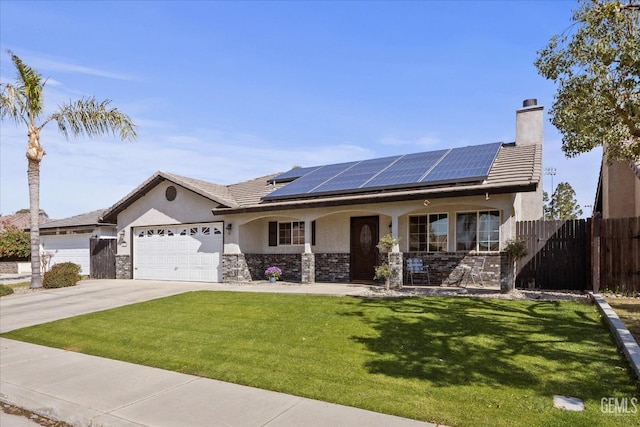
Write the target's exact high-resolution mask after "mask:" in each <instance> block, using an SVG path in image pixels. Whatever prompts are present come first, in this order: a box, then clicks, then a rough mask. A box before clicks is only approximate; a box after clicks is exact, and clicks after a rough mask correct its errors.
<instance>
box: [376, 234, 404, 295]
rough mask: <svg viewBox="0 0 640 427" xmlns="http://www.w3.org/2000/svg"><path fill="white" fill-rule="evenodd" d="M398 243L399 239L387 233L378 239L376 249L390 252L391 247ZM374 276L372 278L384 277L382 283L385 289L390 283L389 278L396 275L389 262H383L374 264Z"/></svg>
mask: <svg viewBox="0 0 640 427" xmlns="http://www.w3.org/2000/svg"><path fill="white" fill-rule="evenodd" d="M398 243H400V239H399V238H398V239H395V238H393V237H392V236H391V234H387V235H386V236H383V237H381V238H380V240H379V241H378V245H377V247H378V249H380V250H384V251H386V252H387V254H388V253H390V252H391V250H392V249H393V247H394V246H395V245H397V244H398ZM374 271H375V273H376V274H375V276H374V277H373V278H374V279H384V285H385V288H386V289H387V290H389V288H390V285H391V278H392V277H393V276H395V275H396V270H394V269H393V267H392V266H391V265H389V263H386V262H383V263H382V264H380V265H377V266H375V269H374Z"/></svg>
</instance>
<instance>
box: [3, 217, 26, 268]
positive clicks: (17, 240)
mask: <svg viewBox="0 0 640 427" xmlns="http://www.w3.org/2000/svg"><path fill="white" fill-rule="evenodd" d="M30 254H31V243H30V241H29V233H27V232H26V231H24V230H21V229H19V228H18V227H16V226H15V225H12V224H7V225H5V228H4V230H2V232H0V258H23V259H24V258H29V255H30Z"/></svg>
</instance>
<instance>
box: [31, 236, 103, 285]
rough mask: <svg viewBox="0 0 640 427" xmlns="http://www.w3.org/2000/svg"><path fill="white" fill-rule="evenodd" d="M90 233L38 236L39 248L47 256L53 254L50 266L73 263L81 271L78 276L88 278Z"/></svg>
mask: <svg viewBox="0 0 640 427" xmlns="http://www.w3.org/2000/svg"><path fill="white" fill-rule="evenodd" d="M90 238H91V233H85V234H68V235H67V234H61V235H57V236H40V246H42V248H43V249H44V251H45V252H46V253H48V254H53V258H51V262H50V265H54V264H61V263H63V262H73V263H75V264H78V265H79V266H80V267H82V269H81V270H80V274H82V275H86V276H88V275H89V274H90V273H91V272H90V271H89V268H90V262H89V239H90Z"/></svg>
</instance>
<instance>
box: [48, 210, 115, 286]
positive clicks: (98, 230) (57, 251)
mask: <svg viewBox="0 0 640 427" xmlns="http://www.w3.org/2000/svg"><path fill="white" fill-rule="evenodd" d="M104 211H105V210H104V209H99V210H96V211H92V212H88V213H84V214H81V215H76V216H72V217H69V218H65V219H59V220H55V221H49V222H47V223H45V224H41V225H40V253H41V256H44V257H46V258H47V260H46V262H47V268H46V269H48V268H49V267H51V266H53V265H54V264H60V263H63V262H73V263H76V264H78V265H80V267H81V270H80V274H82V275H87V276H92V277H93V275H92V274H91V273H92V271H91V240H92V239H96V240H104V239H116V225H115V224H111V223H105V222H103V221H101V220H100V219H101V218H102V215H103V213H104Z"/></svg>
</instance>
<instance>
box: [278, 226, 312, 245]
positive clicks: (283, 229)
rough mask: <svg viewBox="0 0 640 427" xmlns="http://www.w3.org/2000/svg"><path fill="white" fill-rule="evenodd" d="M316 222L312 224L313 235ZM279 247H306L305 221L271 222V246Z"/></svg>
mask: <svg viewBox="0 0 640 427" xmlns="http://www.w3.org/2000/svg"><path fill="white" fill-rule="evenodd" d="M314 222H315V221H314ZM314 222H312V223H311V231H312V233H313V231H314V229H315V224H314ZM312 242H313V236H312ZM278 245H304V221H293V222H275V221H272V222H269V246H278Z"/></svg>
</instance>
